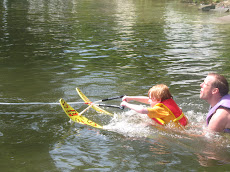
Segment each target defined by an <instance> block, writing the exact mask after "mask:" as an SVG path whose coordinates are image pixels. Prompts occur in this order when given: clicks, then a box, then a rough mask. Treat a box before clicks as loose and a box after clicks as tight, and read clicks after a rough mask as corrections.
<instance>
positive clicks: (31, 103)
mask: <svg viewBox="0 0 230 172" xmlns="http://www.w3.org/2000/svg"><path fill="white" fill-rule="evenodd" d="M83 103H85V102H68V104H83ZM0 105H60V103H44V102H28V103H3V102H0Z"/></svg>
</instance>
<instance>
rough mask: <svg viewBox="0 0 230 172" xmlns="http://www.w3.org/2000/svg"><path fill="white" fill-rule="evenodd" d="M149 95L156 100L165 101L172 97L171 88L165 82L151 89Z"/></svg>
mask: <svg viewBox="0 0 230 172" xmlns="http://www.w3.org/2000/svg"><path fill="white" fill-rule="evenodd" d="M148 96H149V97H150V98H153V97H154V98H155V99H156V100H158V101H159V100H161V101H164V100H166V99H170V98H172V95H171V93H170V92H169V88H168V87H167V86H166V85H164V84H158V85H155V86H153V87H152V88H150V89H149V92H148Z"/></svg>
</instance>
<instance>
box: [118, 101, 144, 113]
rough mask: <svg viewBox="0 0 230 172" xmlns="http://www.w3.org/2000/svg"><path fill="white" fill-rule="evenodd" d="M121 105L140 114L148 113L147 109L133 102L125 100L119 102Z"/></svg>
mask: <svg viewBox="0 0 230 172" xmlns="http://www.w3.org/2000/svg"><path fill="white" fill-rule="evenodd" d="M121 106H124V107H127V108H129V109H132V110H134V111H136V112H138V113H142V114H148V109H147V108H145V107H142V106H139V105H134V104H130V103H128V102H126V101H123V102H121Z"/></svg>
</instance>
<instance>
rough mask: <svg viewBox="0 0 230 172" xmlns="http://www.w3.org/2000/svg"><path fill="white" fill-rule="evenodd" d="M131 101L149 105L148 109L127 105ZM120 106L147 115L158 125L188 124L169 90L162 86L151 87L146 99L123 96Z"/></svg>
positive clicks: (143, 97)
mask: <svg viewBox="0 0 230 172" xmlns="http://www.w3.org/2000/svg"><path fill="white" fill-rule="evenodd" d="M132 100H133V101H138V102H141V103H145V104H150V107H149V108H146V107H142V106H139V105H135V104H130V103H128V102H129V101H132ZM121 106H124V107H127V108H129V109H132V110H134V111H136V112H138V113H142V114H147V115H148V116H149V117H150V118H151V119H153V120H154V121H156V122H157V123H158V124H160V125H165V124H168V123H169V122H171V121H173V122H174V123H175V124H176V126H186V125H187V123H188V120H187V118H186V117H185V115H184V113H183V112H182V110H181V109H180V108H179V107H178V106H177V104H176V102H175V101H174V100H173V98H172V95H171V93H170V92H169V88H168V87H167V86H166V85H164V84H159V85H155V86H153V87H152V88H151V89H150V90H149V92H148V97H145V96H124V97H123V99H122V103H121Z"/></svg>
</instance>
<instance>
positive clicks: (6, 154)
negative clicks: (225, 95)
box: [0, 0, 230, 172]
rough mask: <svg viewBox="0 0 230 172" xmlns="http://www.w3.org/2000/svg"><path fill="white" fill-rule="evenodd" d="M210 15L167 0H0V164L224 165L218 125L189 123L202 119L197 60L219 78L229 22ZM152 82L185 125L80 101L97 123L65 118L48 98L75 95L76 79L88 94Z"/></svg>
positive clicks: (142, 87)
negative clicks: (168, 96) (209, 132)
mask: <svg viewBox="0 0 230 172" xmlns="http://www.w3.org/2000/svg"><path fill="white" fill-rule="evenodd" d="M222 15H224V14H221V13H207V12H202V11H199V10H198V7H197V6H192V5H189V4H186V3H181V2H180V1H179V0H178V1H176V0H170V1H169V0H168V1H167V0H166V1H161V0H155V1H153V0H110V1H108V0H97V1H95V0H40V1H36V0H27V1H26V0H21V1H13V0H1V1H0V19H1V20H0V35H1V37H0V73H1V75H0V81H1V82H0V90H1V91H0V102H1V104H0V126H1V127H0V144H1V146H0V152H1V154H0V160H1V161H0V168H1V171H23V172H24V171H65V172H67V171H228V170H229V169H230V148H229V146H230V145H229V141H230V137H229V136H228V135H216V136H214V137H209V136H206V137H196V136H191V135H190V134H194V135H199V134H201V133H202V129H203V128H204V127H205V115H206V112H207V110H208V104H207V103H206V102H205V101H203V100H200V99H199V91H200V86H199V85H200V83H201V82H202V81H203V79H204V78H205V77H206V75H207V74H208V73H209V72H218V73H221V74H223V75H225V76H226V77H227V78H228V81H230V80H229V76H230V68H229V65H230V64H229V58H230V49H229V47H230V45H229V44H230V43H229V42H230V32H229V30H230V25H229V24H220V23H217V22H215V21H214V19H215V18H216V17H220V16H222ZM159 83H164V84H167V85H168V86H169V87H170V91H171V93H172V94H173V96H174V99H175V101H176V102H177V103H178V105H179V106H180V107H181V108H182V109H183V111H184V113H185V115H186V116H187V117H188V119H189V122H190V123H189V126H188V127H187V129H186V131H184V132H178V131H172V130H170V128H168V129H167V130H159V129H156V128H154V127H153V126H152V125H151V124H152V121H151V120H149V119H148V118H147V116H145V115H140V114H137V113H135V112H133V111H130V110H128V109H125V110H120V109H114V108H105V109H106V110H107V111H109V112H112V113H114V114H115V116H114V117H110V116H107V115H102V114H99V113H97V112H95V110H93V109H90V110H88V111H87V112H85V113H84V115H85V116H86V117H87V118H89V119H91V120H93V121H95V122H97V123H98V124H101V125H103V126H104V129H103V130H102V129H95V128H92V127H89V126H85V125H81V124H76V123H74V124H71V123H70V122H69V118H68V117H67V116H66V115H65V113H64V111H63V110H62V109H61V106H60V105H59V104H57V103H58V101H59V99H60V98H64V99H65V100H66V101H67V102H82V100H81V98H80V97H79V96H78V94H77V92H76V87H78V88H80V89H81V91H82V92H83V93H84V94H85V95H86V96H87V97H88V98H89V99H90V100H91V101H96V100H100V99H103V98H108V97H113V96H118V95H124V94H125V95H147V92H148V89H149V88H150V87H152V86H153V85H155V84H159ZM35 102H37V104H36V103H35ZM4 103H6V104H4ZM8 103H16V104H8ZM17 103H24V104H17ZM43 103H44V104H43ZM46 103H47V104H46ZM106 103H108V104H115V105H119V104H120V100H113V101H108V102H106ZM73 107H74V108H75V109H77V110H78V111H79V112H80V111H82V110H83V109H84V108H86V105H83V104H80V103H79V104H75V105H73Z"/></svg>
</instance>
